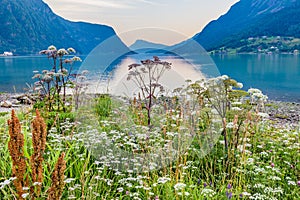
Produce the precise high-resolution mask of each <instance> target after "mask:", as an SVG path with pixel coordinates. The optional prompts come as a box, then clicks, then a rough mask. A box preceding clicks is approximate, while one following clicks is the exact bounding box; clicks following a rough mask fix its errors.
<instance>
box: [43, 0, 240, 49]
mask: <svg viewBox="0 0 300 200" xmlns="http://www.w3.org/2000/svg"><path fill="white" fill-rule="evenodd" d="M238 1H239V0H44V2H45V3H47V4H48V5H49V6H50V7H51V9H52V10H53V11H54V12H55V13H56V14H58V15H60V16H61V17H63V18H66V19H69V20H72V21H85V22H91V23H97V24H105V25H109V26H112V27H113V28H114V30H115V31H116V33H117V34H118V35H119V36H120V37H121V39H122V40H123V42H125V43H126V44H127V45H130V44H132V43H133V42H134V41H135V40H137V39H144V40H148V41H151V42H156V43H163V44H167V45H171V44H175V43H178V42H181V41H182V40H185V39H187V38H191V37H192V36H194V35H195V34H196V33H199V32H200V31H201V30H202V29H203V28H204V27H205V25H207V24H208V23H209V22H210V21H212V20H214V19H217V18H218V17H220V16H221V15H222V14H225V13H226V12H227V11H228V10H229V8H230V7H231V6H232V5H233V4H234V3H236V2H238ZM145 28H147V29H145ZM149 28H150V29H149ZM152 28H155V29H156V30H158V29H159V30H160V31H149V30H152ZM143 30H145V31H143Z"/></svg>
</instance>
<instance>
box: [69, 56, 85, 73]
mask: <svg viewBox="0 0 300 200" xmlns="http://www.w3.org/2000/svg"><path fill="white" fill-rule="evenodd" d="M72 60H73V61H79V62H82V60H81V58H79V57H77V56H74V57H73V58H72ZM86 71H87V70H86Z"/></svg>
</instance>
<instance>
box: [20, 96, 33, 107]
mask: <svg viewBox="0 0 300 200" xmlns="http://www.w3.org/2000/svg"><path fill="white" fill-rule="evenodd" d="M18 100H19V101H20V102H21V103H23V104H28V105H30V104H32V103H33V102H32V100H31V99H29V98H28V97H27V96H23V97H21V98H20V99H18Z"/></svg>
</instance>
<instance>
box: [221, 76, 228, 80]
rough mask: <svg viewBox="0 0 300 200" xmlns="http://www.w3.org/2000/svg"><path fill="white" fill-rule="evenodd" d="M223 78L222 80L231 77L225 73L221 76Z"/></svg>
mask: <svg viewBox="0 0 300 200" xmlns="http://www.w3.org/2000/svg"><path fill="white" fill-rule="evenodd" d="M221 79H222V80H227V79H229V77H228V76H227V75H223V76H221Z"/></svg>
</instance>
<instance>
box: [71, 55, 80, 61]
mask: <svg viewBox="0 0 300 200" xmlns="http://www.w3.org/2000/svg"><path fill="white" fill-rule="evenodd" d="M72 61H79V62H82V60H81V58H79V57H77V56H74V57H73V58H72Z"/></svg>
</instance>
